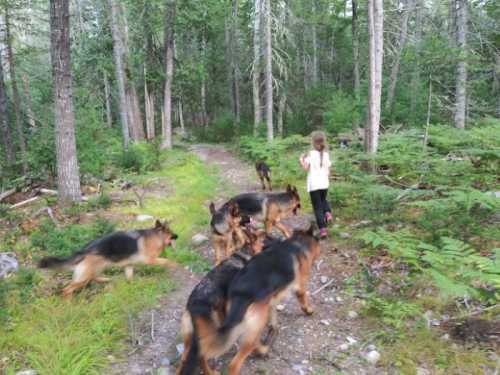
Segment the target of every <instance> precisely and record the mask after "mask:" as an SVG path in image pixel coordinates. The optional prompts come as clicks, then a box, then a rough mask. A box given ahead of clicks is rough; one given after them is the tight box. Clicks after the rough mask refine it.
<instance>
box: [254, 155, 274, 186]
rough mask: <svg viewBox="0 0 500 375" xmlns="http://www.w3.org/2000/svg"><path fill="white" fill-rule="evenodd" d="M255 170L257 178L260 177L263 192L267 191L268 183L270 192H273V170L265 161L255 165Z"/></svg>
mask: <svg viewBox="0 0 500 375" xmlns="http://www.w3.org/2000/svg"><path fill="white" fill-rule="evenodd" d="M255 170H256V171H257V176H259V180H260V183H261V184H262V190H266V182H267V186H268V188H269V191H273V187H272V186H271V168H269V165H267V164H266V163H264V162H263V161H258V162H256V163H255Z"/></svg>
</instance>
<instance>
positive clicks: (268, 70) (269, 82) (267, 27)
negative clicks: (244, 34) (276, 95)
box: [264, 0, 274, 142]
mask: <svg viewBox="0 0 500 375" xmlns="http://www.w3.org/2000/svg"><path fill="white" fill-rule="evenodd" d="M264 31H265V33H264V34H265V37H264V40H265V48H264V61H265V69H264V74H265V87H266V125H267V141H268V142H272V141H273V138H274V135H273V64H272V61H273V60H272V59H273V56H272V53H273V50H272V35H271V0H265V1H264Z"/></svg>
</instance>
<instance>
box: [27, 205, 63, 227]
mask: <svg viewBox="0 0 500 375" xmlns="http://www.w3.org/2000/svg"><path fill="white" fill-rule="evenodd" d="M45 211H46V212H47V215H49V217H50V219H51V220H52V222H53V223H54V224H55V225H56V226H59V222H58V221H57V219H56V217H55V216H54V212H53V211H52V208H50V207H48V206H47V207H42V208H40V209H39V210H38V211H37V212H35V213H34V214H33V215H32V217H34V218H35V217H38V216H40V215H41V214H42V213H43V212H45Z"/></svg>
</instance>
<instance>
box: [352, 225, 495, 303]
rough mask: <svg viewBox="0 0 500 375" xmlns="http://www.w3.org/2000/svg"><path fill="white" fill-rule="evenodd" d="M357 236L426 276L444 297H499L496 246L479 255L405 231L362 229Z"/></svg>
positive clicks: (446, 241)
mask: <svg viewBox="0 0 500 375" xmlns="http://www.w3.org/2000/svg"><path fill="white" fill-rule="evenodd" d="M361 239H362V240H363V241H364V242H365V244H367V245H369V246H370V247H371V248H372V249H384V250H386V251H388V252H389V253H390V254H391V256H393V257H395V258H396V259H398V260H399V261H401V262H404V263H406V264H408V265H409V266H410V267H411V268H412V269H413V270H414V271H417V272H422V273H424V274H425V275H427V276H429V277H430V279H431V280H432V281H433V282H434V284H435V286H436V287H437V288H439V290H440V291H441V293H442V294H443V295H445V296H456V297H463V296H472V297H476V298H479V297H482V298H486V299H491V300H493V301H494V300H497V299H498V298H499V297H500V249H495V250H494V252H493V254H492V255H491V256H488V257H486V256H481V255H480V254H479V252H477V251H476V250H475V249H473V248H472V247H471V246H469V245H468V244H466V243H464V242H462V241H459V240H456V239H453V238H449V237H442V238H440V239H439V242H438V243H437V244H436V245H432V244H429V243H425V242H423V241H421V240H420V238H419V237H418V236H417V235H416V234H413V233H411V232H410V231H408V230H400V231H396V232H387V231H386V230H383V229H379V230H376V231H368V232H365V233H364V234H363V235H362V236H361Z"/></svg>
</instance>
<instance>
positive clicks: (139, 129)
mask: <svg viewBox="0 0 500 375" xmlns="http://www.w3.org/2000/svg"><path fill="white" fill-rule="evenodd" d="M126 94H127V103H128V108H127V112H128V123H129V130H130V135H131V138H132V140H134V141H135V142H138V141H140V140H142V139H144V128H143V125H142V116H141V109H140V108H139V98H138V97H137V91H136V89H135V86H134V85H133V84H132V82H130V86H129V87H128V88H127V90H126Z"/></svg>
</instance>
